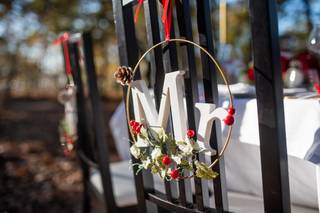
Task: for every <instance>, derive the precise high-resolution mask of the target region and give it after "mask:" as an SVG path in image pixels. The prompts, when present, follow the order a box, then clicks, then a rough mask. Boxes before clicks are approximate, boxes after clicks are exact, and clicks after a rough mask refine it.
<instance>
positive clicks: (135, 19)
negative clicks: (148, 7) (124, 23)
mask: <svg viewBox="0 0 320 213" xmlns="http://www.w3.org/2000/svg"><path fill="white" fill-rule="evenodd" d="M142 4H143V0H138V6H137V8H136V12H135V15H134V23H136V22H137V20H138V16H139V11H140V8H141V6H142Z"/></svg>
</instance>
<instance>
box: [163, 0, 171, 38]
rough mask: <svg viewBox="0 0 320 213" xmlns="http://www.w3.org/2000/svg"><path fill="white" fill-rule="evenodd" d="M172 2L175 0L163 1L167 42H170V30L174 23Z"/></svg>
mask: <svg viewBox="0 0 320 213" xmlns="http://www.w3.org/2000/svg"><path fill="white" fill-rule="evenodd" d="M172 1H173V0H162V7H163V12H162V23H163V28H164V32H165V36H166V41H168V40H170V30H171V23H172Z"/></svg>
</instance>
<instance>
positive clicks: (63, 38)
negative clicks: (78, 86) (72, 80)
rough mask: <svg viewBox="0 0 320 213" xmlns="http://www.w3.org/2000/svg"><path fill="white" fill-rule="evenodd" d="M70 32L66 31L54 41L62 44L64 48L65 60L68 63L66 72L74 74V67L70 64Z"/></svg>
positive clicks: (55, 43) (56, 43) (54, 43)
mask: <svg viewBox="0 0 320 213" xmlns="http://www.w3.org/2000/svg"><path fill="white" fill-rule="evenodd" d="M69 37H70V36H69V34H68V33H64V34H63V35H61V36H59V38H57V39H56V40H54V41H53V43H52V44H53V45H59V44H62V49H63V57H64V61H65V63H66V73H67V75H71V74H72V68H71V64H70V54H69V48H68V40H69Z"/></svg>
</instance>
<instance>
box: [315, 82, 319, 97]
mask: <svg viewBox="0 0 320 213" xmlns="http://www.w3.org/2000/svg"><path fill="white" fill-rule="evenodd" d="M313 87H314V88H315V89H316V91H317V93H318V94H319V95H320V85H319V84H317V83H314V84H313Z"/></svg>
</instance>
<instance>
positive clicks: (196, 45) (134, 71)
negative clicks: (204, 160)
mask: <svg viewBox="0 0 320 213" xmlns="http://www.w3.org/2000/svg"><path fill="white" fill-rule="evenodd" d="M169 42H176V43H188V44H192V45H193V46H195V47H197V48H199V49H200V50H201V51H202V52H203V53H205V54H206V55H207V56H208V57H209V58H210V60H211V61H212V62H213V64H214V65H215V66H216V68H217V69H218V71H219V73H220V75H221V77H222V79H223V81H224V83H225V85H226V86H227V89H228V93H229V107H233V98H232V93H231V90H230V86H229V82H228V78H227V77H226V75H225V73H224V71H223V70H222V68H221V67H220V65H219V63H218V62H217V61H216V60H215V59H214V57H213V56H212V55H211V54H210V53H209V52H208V51H207V50H206V49H205V48H203V47H201V46H200V45H199V44H197V43H194V42H193V41H189V40H186V39H183V38H174V39H169V40H165V41H161V42H159V43H157V44H155V45H153V46H152V47H150V48H149V49H148V50H147V51H146V52H145V53H144V54H143V55H142V56H141V57H140V59H139V60H138V62H137V64H136V65H135V67H134V69H133V71H132V73H133V76H134V75H135V73H136V71H137V69H138V67H139V64H140V63H141V61H142V60H143V59H144V58H145V57H146V55H147V54H148V53H149V52H151V51H152V50H153V49H155V48H157V47H159V46H161V45H163V44H167V43H169ZM130 91H131V85H130V84H129V85H128V88H127V96H126V116H127V121H128V126H130V124H129V122H130V110H129V101H130ZM231 132H232V125H231V126H229V129H228V134H227V138H226V142H225V143H224V145H223V147H222V149H221V151H220V152H219V154H218V157H217V158H216V159H215V160H214V161H213V162H212V163H211V164H210V166H209V168H212V167H213V166H214V165H216V164H217V163H218V161H219V160H220V158H221V157H222V156H223V154H224V152H225V150H226V148H227V147H228V145H229V143H230V138H231ZM130 134H131V137H132V139H133V141H134V143H136V139H135V136H134V134H133V132H132V131H131V130H130ZM193 176H194V175H191V176H187V177H182V179H186V178H192V177H193Z"/></svg>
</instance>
